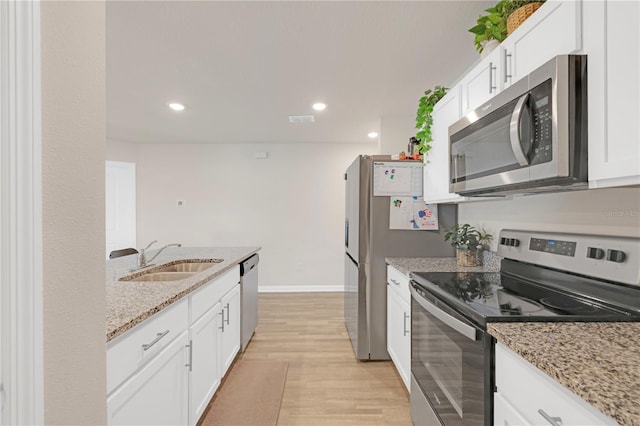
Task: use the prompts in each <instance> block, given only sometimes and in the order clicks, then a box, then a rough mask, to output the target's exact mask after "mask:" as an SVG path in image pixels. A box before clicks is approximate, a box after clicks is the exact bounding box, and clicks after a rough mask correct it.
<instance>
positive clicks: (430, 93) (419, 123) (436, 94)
mask: <svg viewBox="0 0 640 426" xmlns="http://www.w3.org/2000/svg"><path fill="white" fill-rule="evenodd" d="M447 90H449V89H447V88H446V87H443V86H436V87H434V89H433V90H431V89H429V90H427V91H426V92H424V96H423V97H421V98H420V100H419V101H418V111H417V113H416V129H418V132H417V133H416V139H417V140H418V152H419V153H420V154H423V156H424V158H425V159H426V156H427V154H428V153H429V150H430V149H431V142H432V141H433V137H432V136H431V125H432V124H433V116H432V113H433V107H434V105H435V104H436V103H437V102H438V101H439V100H440V99H442V98H443V97H444V95H446V94H447Z"/></svg>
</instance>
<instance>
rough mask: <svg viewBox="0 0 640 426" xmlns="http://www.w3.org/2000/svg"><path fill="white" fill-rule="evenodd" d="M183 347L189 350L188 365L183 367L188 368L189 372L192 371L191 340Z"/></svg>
mask: <svg viewBox="0 0 640 426" xmlns="http://www.w3.org/2000/svg"><path fill="white" fill-rule="evenodd" d="M184 347H185V348H189V363H188V364H185V365H184V366H185V367H189V371H193V340H189V344H188V345H184Z"/></svg>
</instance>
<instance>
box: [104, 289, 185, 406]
mask: <svg viewBox="0 0 640 426" xmlns="http://www.w3.org/2000/svg"><path fill="white" fill-rule="evenodd" d="M188 317H189V314H188V305H187V299H186V298H185V299H182V300H180V301H178V302H176V303H174V304H173V305H172V306H170V307H168V308H166V309H164V310H163V311H161V312H159V313H157V314H155V315H154V316H153V317H152V318H150V319H148V320H146V321H144V322H142V323H141V324H139V325H137V326H136V327H134V328H132V329H131V330H129V331H128V332H126V333H125V334H123V335H122V336H119V337H118V338H116V339H115V340H114V341H112V342H109V344H108V345H107V394H109V393H110V392H111V391H113V390H114V389H115V388H116V387H117V386H118V385H119V384H120V383H122V382H123V381H124V380H125V379H126V378H128V377H129V376H131V375H132V374H133V373H135V372H136V371H137V370H139V369H140V368H141V367H142V366H143V365H145V364H146V363H147V362H149V361H150V360H151V359H152V358H153V357H154V356H156V355H157V354H158V353H159V352H160V351H161V350H162V349H163V348H165V347H167V345H169V343H171V342H172V341H173V340H174V339H175V338H176V337H178V336H179V335H180V333H182V332H183V331H184V330H186V329H187V326H188V324H187V319H188ZM143 345H144V346H143ZM145 348H146V349H145Z"/></svg>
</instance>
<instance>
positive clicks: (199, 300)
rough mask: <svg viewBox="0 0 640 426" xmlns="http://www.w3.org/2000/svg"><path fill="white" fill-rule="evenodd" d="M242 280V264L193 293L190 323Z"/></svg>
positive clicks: (191, 296)
mask: <svg viewBox="0 0 640 426" xmlns="http://www.w3.org/2000/svg"><path fill="white" fill-rule="evenodd" d="M238 282H240V266H238V265H236V266H234V267H233V268H231V269H229V270H228V271H226V272H225V273H223V274H222V275H219V276H217V277H215V278H214V279H213V280H211V281H210V282H209V283H208V284H205V285H203V286H202V287H200V288H199V289H198V290H196V291H194V292H193V293H191V295H190V296H189V298H190V300H191V317H190V323H194V322H195V321H197V320H198V318H200V317H201V316H202V315H204V314H205V312H207V311H208V310H209V309H211V307H212V306H213V305H215V304H216V303H218V301H219V300H220V299H221V298H222V297H223V296H224V295H225V294H227V293H228V292H229V291H230V290H231V289H232V288H233V286H234V285H236V284H238Z"/></svg>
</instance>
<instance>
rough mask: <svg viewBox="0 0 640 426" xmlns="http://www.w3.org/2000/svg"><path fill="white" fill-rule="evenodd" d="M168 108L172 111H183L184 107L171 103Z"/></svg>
mask: <svg viewBox="0 0 640 426" xmlns="http://www.w3.org/2000/svg"><path fill="white" fill-rule="evenodd" d="M169 108H171V109H172V110H174V111H183V110H184V105H182V104H179V103H177V102H171V103H170V104H169Z"/></svg>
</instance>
